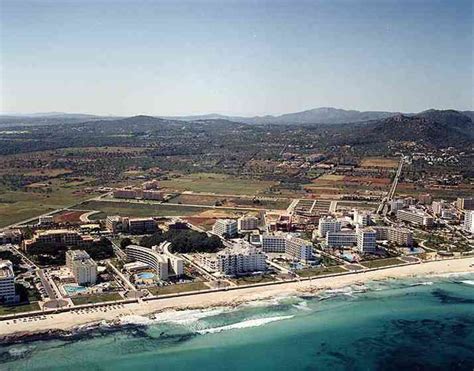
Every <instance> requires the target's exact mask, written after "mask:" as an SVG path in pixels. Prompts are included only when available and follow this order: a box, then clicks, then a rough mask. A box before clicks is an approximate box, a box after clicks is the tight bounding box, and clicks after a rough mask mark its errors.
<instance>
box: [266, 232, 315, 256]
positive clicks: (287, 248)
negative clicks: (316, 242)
mask: <svg viewBox="0 0 474 371" xmlns="http://www.w3.org/2000/svg"><path fill="white" fill-rule="evenodd" d="M261 246H262V249H263V251H264V252H268V253H285V254H287V255H289V256H290V257H292V258H295V259H298V260H305V261H306V260H311V259H312V257H313V244H312V243H311V242H309V241H306V240H304V239H302V238H298V237H295V236H293V235H291V234H286V235H285V234H275V235H272V234H264V235H262V238H261Z"/></svg>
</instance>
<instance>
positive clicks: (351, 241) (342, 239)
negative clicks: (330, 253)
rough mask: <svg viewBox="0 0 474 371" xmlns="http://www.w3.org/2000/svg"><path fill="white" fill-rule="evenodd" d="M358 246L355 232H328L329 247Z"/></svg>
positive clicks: (327, 243) (327, 241) (327, 242)
mask: <svg viewBox="0 0 474 371" xmlns="http://www.w3.org/2000/svg"><path fill="white" fill-rule="evenodd" d="M356 244H357V235H356V232H355V231H339V232H328V233H327V234H326V246H327V247H350V246H355V245H356Z"/></svg>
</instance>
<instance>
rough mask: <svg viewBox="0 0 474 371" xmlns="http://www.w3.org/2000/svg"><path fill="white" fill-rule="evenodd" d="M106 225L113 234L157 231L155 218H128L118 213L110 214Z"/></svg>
mask: <svg viewBox="0 0 474 371" xmlns="http://www.w3.org/2000/svg"><path fill="white" fill-rule="evenodd" d="M105 227H106V228H107V229H108V230H109V231H111V232H112V233H113V234H116V233H119V232H124V233H131V234H151V233H155V232H156V231H157V229H158V228H157V225H156V221H155V220H154V219H153V218H127V217H121V216H118V215H112V216H108V217H107V219H106V220H105Z"/></svg>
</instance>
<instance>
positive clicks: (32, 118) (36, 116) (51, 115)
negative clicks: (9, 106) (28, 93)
mask: <svg viewBox="0 0 474 371" xmlns="http://www.w3.org/2000/svg"><path fill="white" fill-rule="evenodd" d="M117 118H118V117H112V116H96V115H89V114H83V113H63V112H46V113H30V114H0V125H2V126H14V125H25V126H30V125H56V124H75V123H80V122H84V121H97V120H112V119H117Z"/></svg>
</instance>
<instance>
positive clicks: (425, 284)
mask: <svg viewBox="0 0 474 371" xmlns="http://www.w3.org/2000/svg"><path fill="white" fill-rule="evenodd" d="M432 284H433V282H432V281H426V282H416V283H413V284H411V285H410V286H431V285H432Z"/></svg>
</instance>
